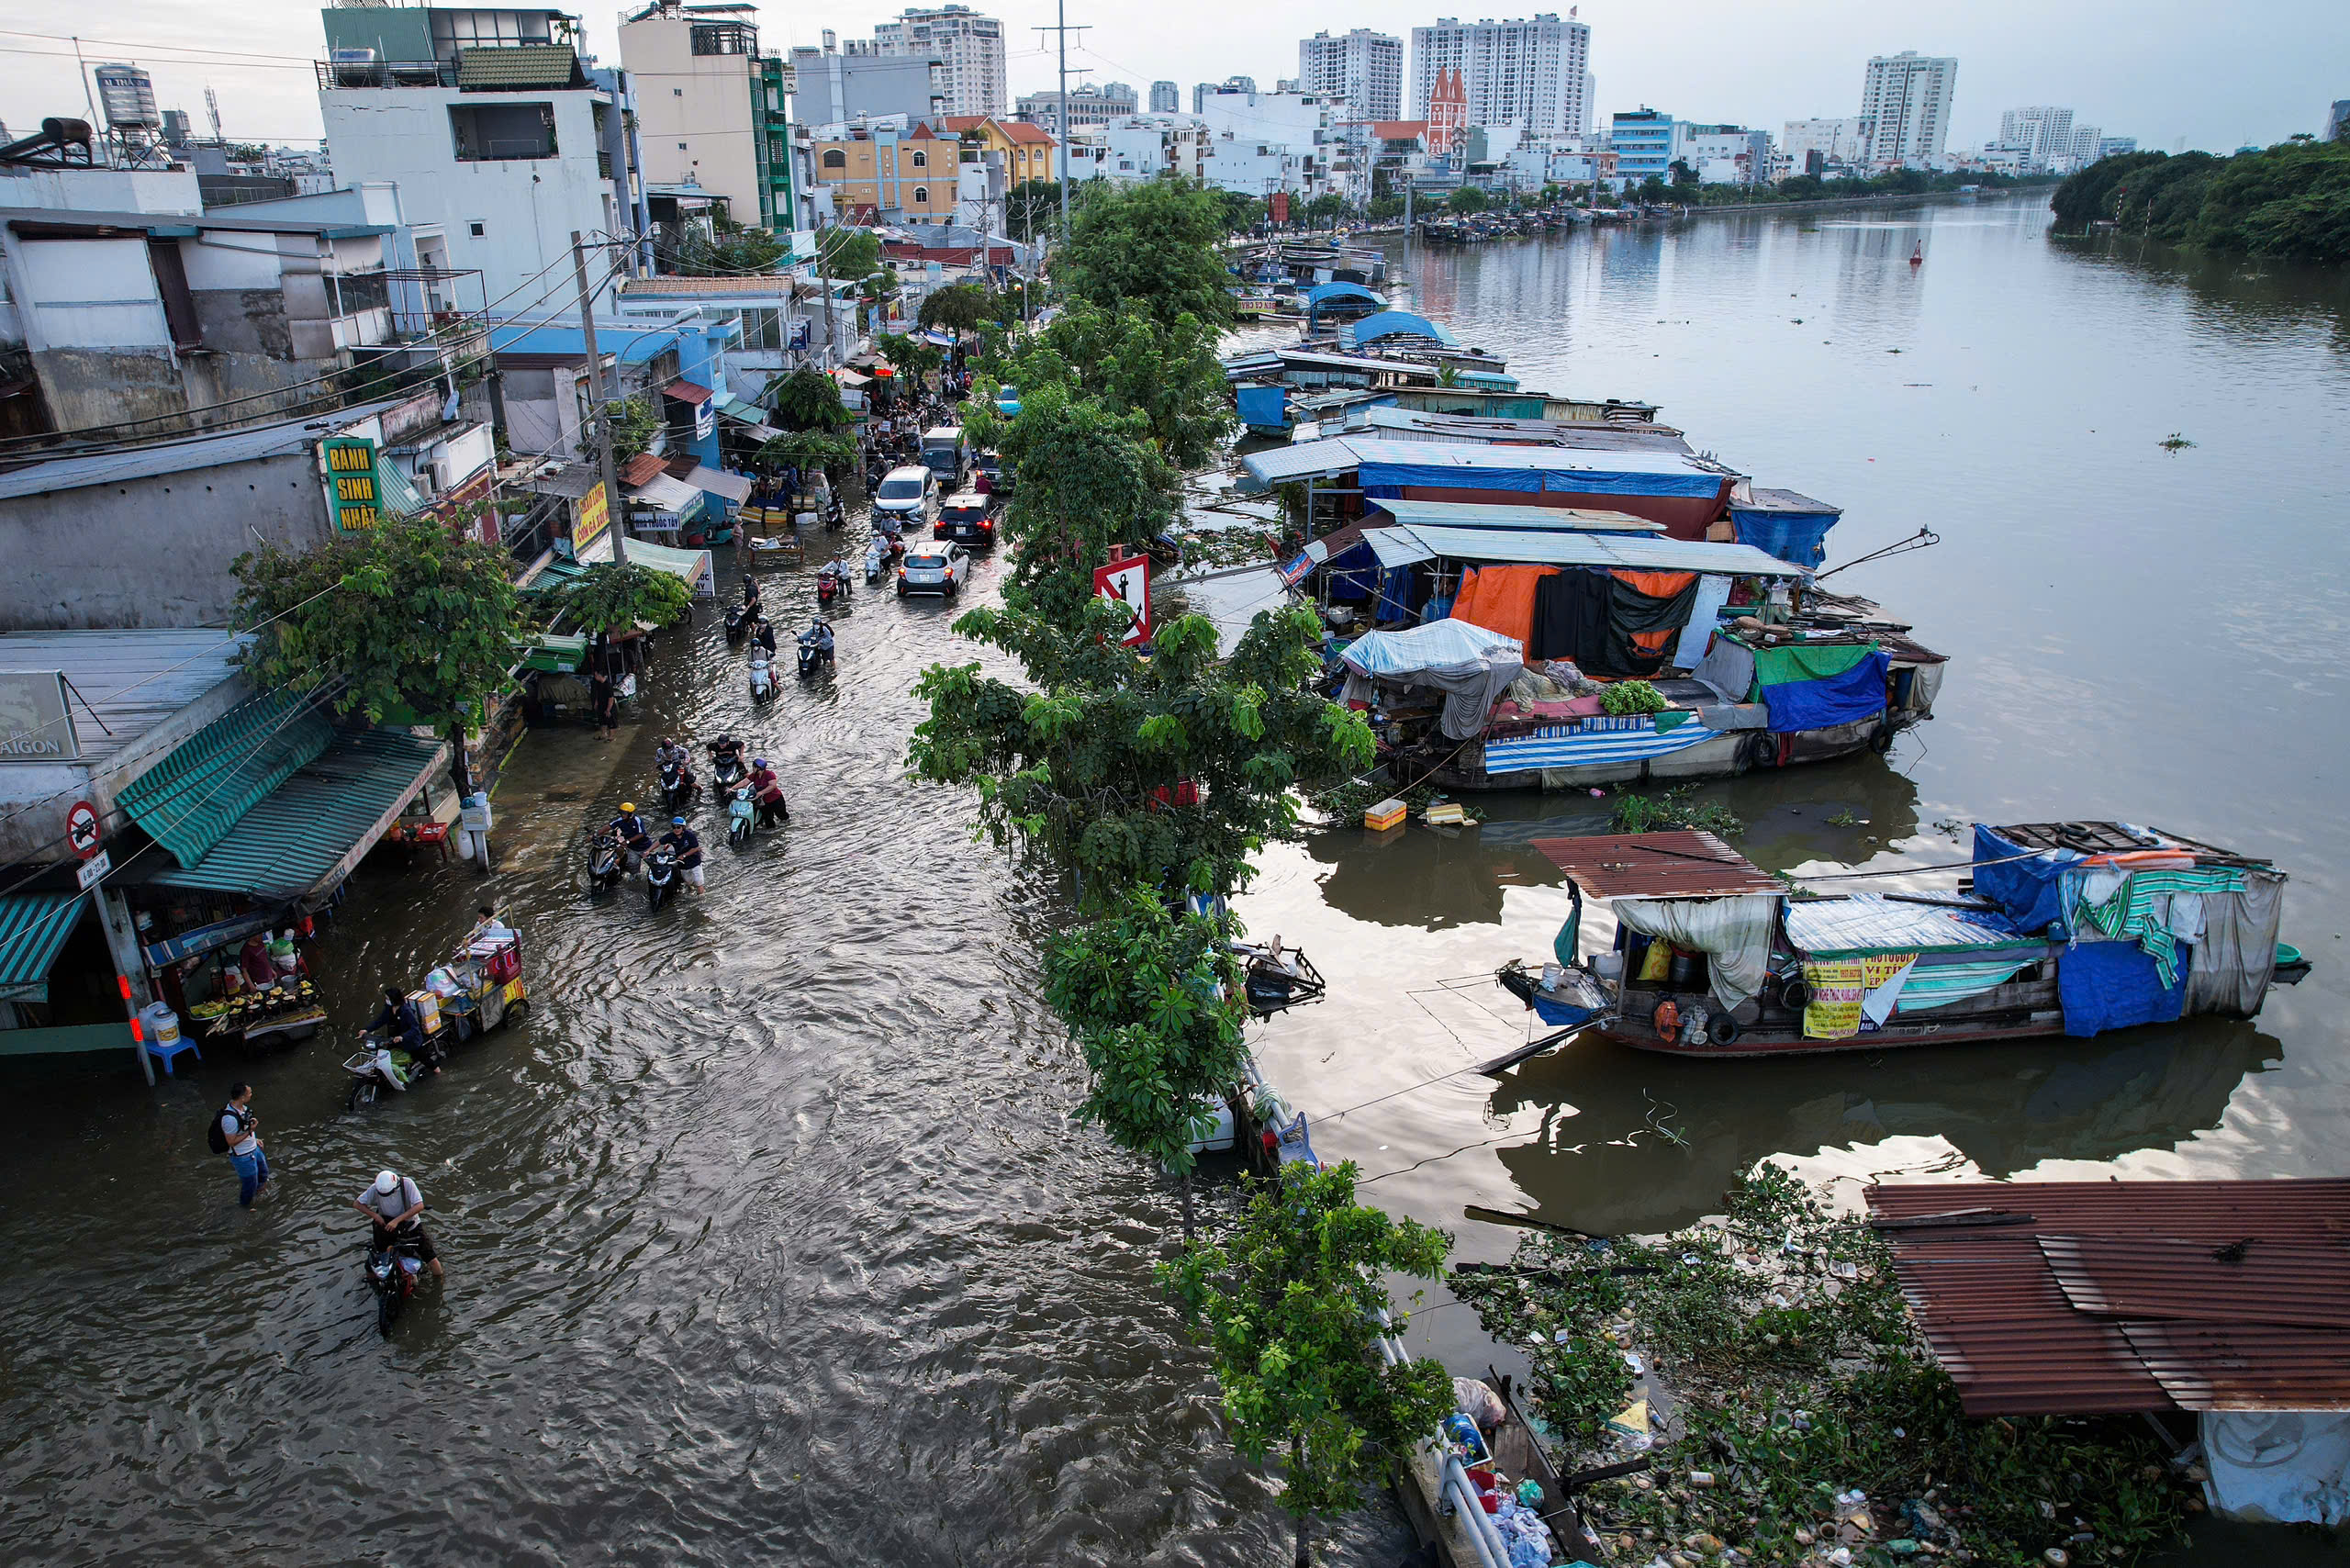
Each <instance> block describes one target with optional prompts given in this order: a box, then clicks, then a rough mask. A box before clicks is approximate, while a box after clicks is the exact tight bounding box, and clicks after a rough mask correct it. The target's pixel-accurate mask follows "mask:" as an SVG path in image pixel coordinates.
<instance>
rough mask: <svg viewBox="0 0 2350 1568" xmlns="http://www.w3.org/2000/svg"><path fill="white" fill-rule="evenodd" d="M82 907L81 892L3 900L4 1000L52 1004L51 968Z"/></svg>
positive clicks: (0, 989) (0, 974) (0, 964)
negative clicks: (50, 1002)
mask: <svg viewBox="0 0 2350 1568" xmlns="http://www.w3.org/2000/svg"><path fill="white" fill-rule="evenodd" d="M82 905H83V899H82V894H81V893H80V892H79V891H75V892H70V893H9V894H7V895H6V897H0V997H5V998H7V999H8V1000H10V1001H15V1002H46V1001H48V1000H49V967H50V965H51V964H53V963H55V962H57V955H58V952H59V950H60V949H62V947H63V946H65V939H66V938H67V937H68V936H71V935H73V925H74V923H75V922H77V921H79V920H80V919H81V918H82Z"/></svg>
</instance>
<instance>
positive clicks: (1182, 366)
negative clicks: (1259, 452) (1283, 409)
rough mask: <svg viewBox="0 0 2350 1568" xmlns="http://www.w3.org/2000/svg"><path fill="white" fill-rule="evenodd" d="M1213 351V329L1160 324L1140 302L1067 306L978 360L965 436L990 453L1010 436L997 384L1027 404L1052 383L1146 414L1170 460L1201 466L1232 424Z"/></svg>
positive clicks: (1190, 320)
mask: <svg viewBox="0 0 2350 1568" xmlns="http://www.w3.org/2000/svg"><path fill="white" fill-rule="evenodd" d="M1218 346H1219V345H1218V342H1217V333H1216V331H1215V330H1214V328H1211V327H1209V326H1207V325H1205V324H1203V322H1201V321H1200V320H1199V319H1197V318H1195V317H1191V316H1179V317H1177V318H1176V319H1174V320H1173V321H1172V322H1169V323H1161V322H1160V321H1158V319H1156V318H1155V317H1153V316H1151V315H1150V314H1149V313H1148V312H1147V311H1145V310H1143V309H1141V308H1139V307H1137V306H1133V305H1128V306H1126V307H1125V308H1122V309H1120V310H1117V311H1114V312H1113V311H1107V310H1102V309H1100V308H1096V307H1094V306H1091V305H1087V304H1082V303H1080V304H1074V305H1071V306H1070V307H1069V308H1067V309H1066V310H1064V311H1062V312H1061V313H1060V314H1059V315H1057V316H1056V317H1055V318H1054V319H1052V320H1051V321H1049V322H1047V323H1046V325H1045V326H1043V327H1041V328H1039V329H1037V330H1035V331H1033V332H1030V333H1028V334H1026V335H1025V336H1024V337H1020V338H1017V339H1013V340H1011V341H1009V342H1006V343H1005V344H1004V346H1003V349H1002V352H1001V353H998V354H995V355H993V356H990V357H989V358H987V359H985V360H983V362H982V364H981V374H980V376H979V380H978V382H977V384H976V385H975V386H974V391H975V393H976V396H975V398H974V399H973V408H972V409H971V412H970V414H969V416H968V422H969V427H970V429H971V431H972V439H973V440H975V441H977V442H979V444H980V445H981V446H996V447H1000V446H1002V443H1003V442H1004V441H1005V440H1006V439H1008V436H1007V431H1006V429H1005V427H1006V425H1007V424H1008V423H1009V421H1007V420H1003V419H1002V416H1000V415H998V414H997V413H996V412H995V396H994V394H995V391H996V388H997V387H998V386H1017V387H1019V388H1020V391H1021V396H1022V398H1023V399H1024V406H1025V400H1026V399H1028V398H1031V397H1033V395H1034V394H1035V393H1037V392H1040V391H1042V390H1043V389H1044V388H1045V387H1046V386H1058V387H1061V388H1063V389H1064V390H1066V392H1067V393H1068V394H1069V397H1070V398H1072V399H1081V398H1094V399H1097V400H1099V401H1100V402H1101V403H1102V404H1103V405H1104V406H1105V407H1107V408H1108V409H1111V410H1112V411H1113V412H1117V413H1139V414H1141V415H1143V417H1144V418H1145V419H1146V420H1148V421H1149V433H1150V436H1151V439H1152V440H1153V441H1155V442H1157V443H1158V450H1159V453H1160V454H1161V455H1162V456H1164V457H1165V458H1166V459H1167V461H1168V462H1169V463H1171V464H1173V465H1175V466H1176V467H1178V468H1182V469H1186V470H1188V469H1192V468H1197V467H1200V466H1202V465H1204V464H1206V463H1208V462H1210V461H1211V460H1212V459H1213V458H1214V456H1215V454H1216V451H1217V448H1218V447H1219V446H1220V445H1221V444H1222V443H1223V442H1224V439H1225V437H1226V436H1228V435H1230V434H1231V433H1232V430H1233V427H1234V423H1235V420H1234V419H1233V415H1232V394H1231V390H1230V387H1229V385H1228V384H1227V383H1226V381H1225V375H1224V365H1223V363H1222V361H1221V360H1220V359H1219V358H1218V355H1217V349H1218Z"/></svg>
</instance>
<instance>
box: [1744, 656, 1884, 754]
mask: <svg viewBox="0 0 2350 1568" xmlns="http://www.w3.org/2000/svg"><path fill="white" fill-rule="evenodd" d="M1892 663H1893V660H1892V658H1891V656H1890V655H1887V654H1886V653H1885V652H1884V651H1883V650H1882V649H1880V650H1879V651H1878V652H1876V653H1874V654H1871V655H1869V656H1868V657H1866V658H1864V659H1863V660H1862V661H1861V662H1860V663H1859V664H1856V665H1854V666H1852V668H1851V669H1848V670H1846V671H1845V672H1844V673H1843V674H1841V675H1831V676H1826V677H1823V678H1820V679H1818V680H1786V681H1781V682H1780V683H1779V684H1778V685H1776V686H1766V687H1764V688H1763V689H1762V700H1763V702H1764V703H1765V704H1766V705H1767V706H1768V707H1769V708H1770V710H1771V733H1772V734H1781V735H1784V734H1792V733H1793V732H1795V731H1796V730H1824V729H1826V728H1828V727H1829V726H1830V725H1831V724H1850V723H1852V722H1856V721H1859V720H1862V719H1866V718H1869V717H1871V716H1872V715H1874V714H1877V713H1881V712H1883V711H1885V672H1886V669H1887V668H1888V667H1890V666H1891V665H1892Z"/></svg>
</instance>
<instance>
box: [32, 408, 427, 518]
mask: <svg viewBox="0 0 2350 1568" xmlns="http://www.w3.org/2000/svg"><path fill="white" fill-rule="evenodd" d="M399 402H400V399H399V398H385V399H383V400H381V401H379V402H374V403H359V404H354V405H353V406H352V407H351V408H348V409H338V410H336V411H335V412H334V413H332V414H330V415H322V416H320V417H319V418H318V419H314V420H289V421H287V422H285V423H281V424H274V425H256V426H254V427H253V428H252V429H251V430H241V431H229V433H227V434H226V435H207V436H198V437H196V439H195V440H192V441H173V442H158V443H156V444H155V445H153V446H134V447H130V448H129V449H127V450H125V451H121V452H105V453H98V454H94V455H91V456H87V457H52V458H50V459H48V460H47V461H45V462H40V463H34V464H30V465H27V466H25V467H22V468H12V469H10V470H9V471H8V472H6V473H5V474H0V501H5V500H13V499H15V498H17V497H19V496H41V495H47V494H48V493H49V492H50V491H51V490H75V489H80V488H81V487H84V486H85V485H126V484H129V482H130V481H132V480H134V479H154V478H160V477H161V476H163V475H166V474H185V473H188V472H191V471H192V470H195V469H198V468H218V467H220V466H222V465H226V464H230V463H255V462H260V461H261V460H263V459H264V458H270V457H291V456H295V455H297V454H300V453H303V452H305V451H308V449H309V448H310V447H311V446H312V445H314V444H315V443H316V442H319V440H321V439H322V438H324V437H327V436H330V435H332V434H334V432H335V431H339V430H341V429H343V428H344V427H346V426H348V425H353V424H357V423H358V422H359V421H360V420H364V419H367V418H369V417H370V416H372V415H375V414H380V413H382V412H383V411H384V410H385V409H389V408H393V407H395V406H397V404H398V403H399ZM323 494H324V493H323V492H321V501H320V504H321V505H323V504H324V500H323Z"/></svg>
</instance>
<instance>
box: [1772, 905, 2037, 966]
mask: <svg viewBox="0 0 2350 1568" xmlns="http://www.w3.org/2000/svg"><path fill="white" fill-rule="evenodd" d="M1787 941H1788V943H1789V944H1790V945H1791V946H1794V947H1796V949H1797V950H1799V951H1801V952H1804V953H1807V954H1810V955H1812V956H1814V957H1823V956H1828V955H1847V954H1854V953H1953V952H1976V951H1980V950H1982V949H1985V948H2002V947H2022V948H2028V949H2031V950H2033V951H2038V950H2040V949H2042V948H2044V947H2045V946H2047V944H2046V943H2044V942H2041V941H2037V940H2035V939H2033V938H2031V937H2028V936H2025V935H2021V934H2020V933H2019V932H2018V931H2017V930H2016V928H2015V926H2014V924H2012V923H2011V922H2009V920H2008V918H2007V917H2006V916H2004V915H2002V914H1999V913H1997V912H1995V911H1989V910H1984V909H1981V908H1978V907H1976V906H1975V903H1974V902H1973V901H1971V900H1960V899H1953V900H1951V901H1950V902H1929V901H1928V899H1927V898H1926V897H1925V896H1924V895H1919V894H1903V895H1902V896H1900V897H1898V898H1887V897H1886V896H1885V895H1884V894H1882V893H1865V892H1863V893H1846V894H1843V895H1841V896H1839V897H1835V898H1818V899H1803V900H1799V901H1797V902H1794V903H1790V904H1788V905H1787Z"/></svg>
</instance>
